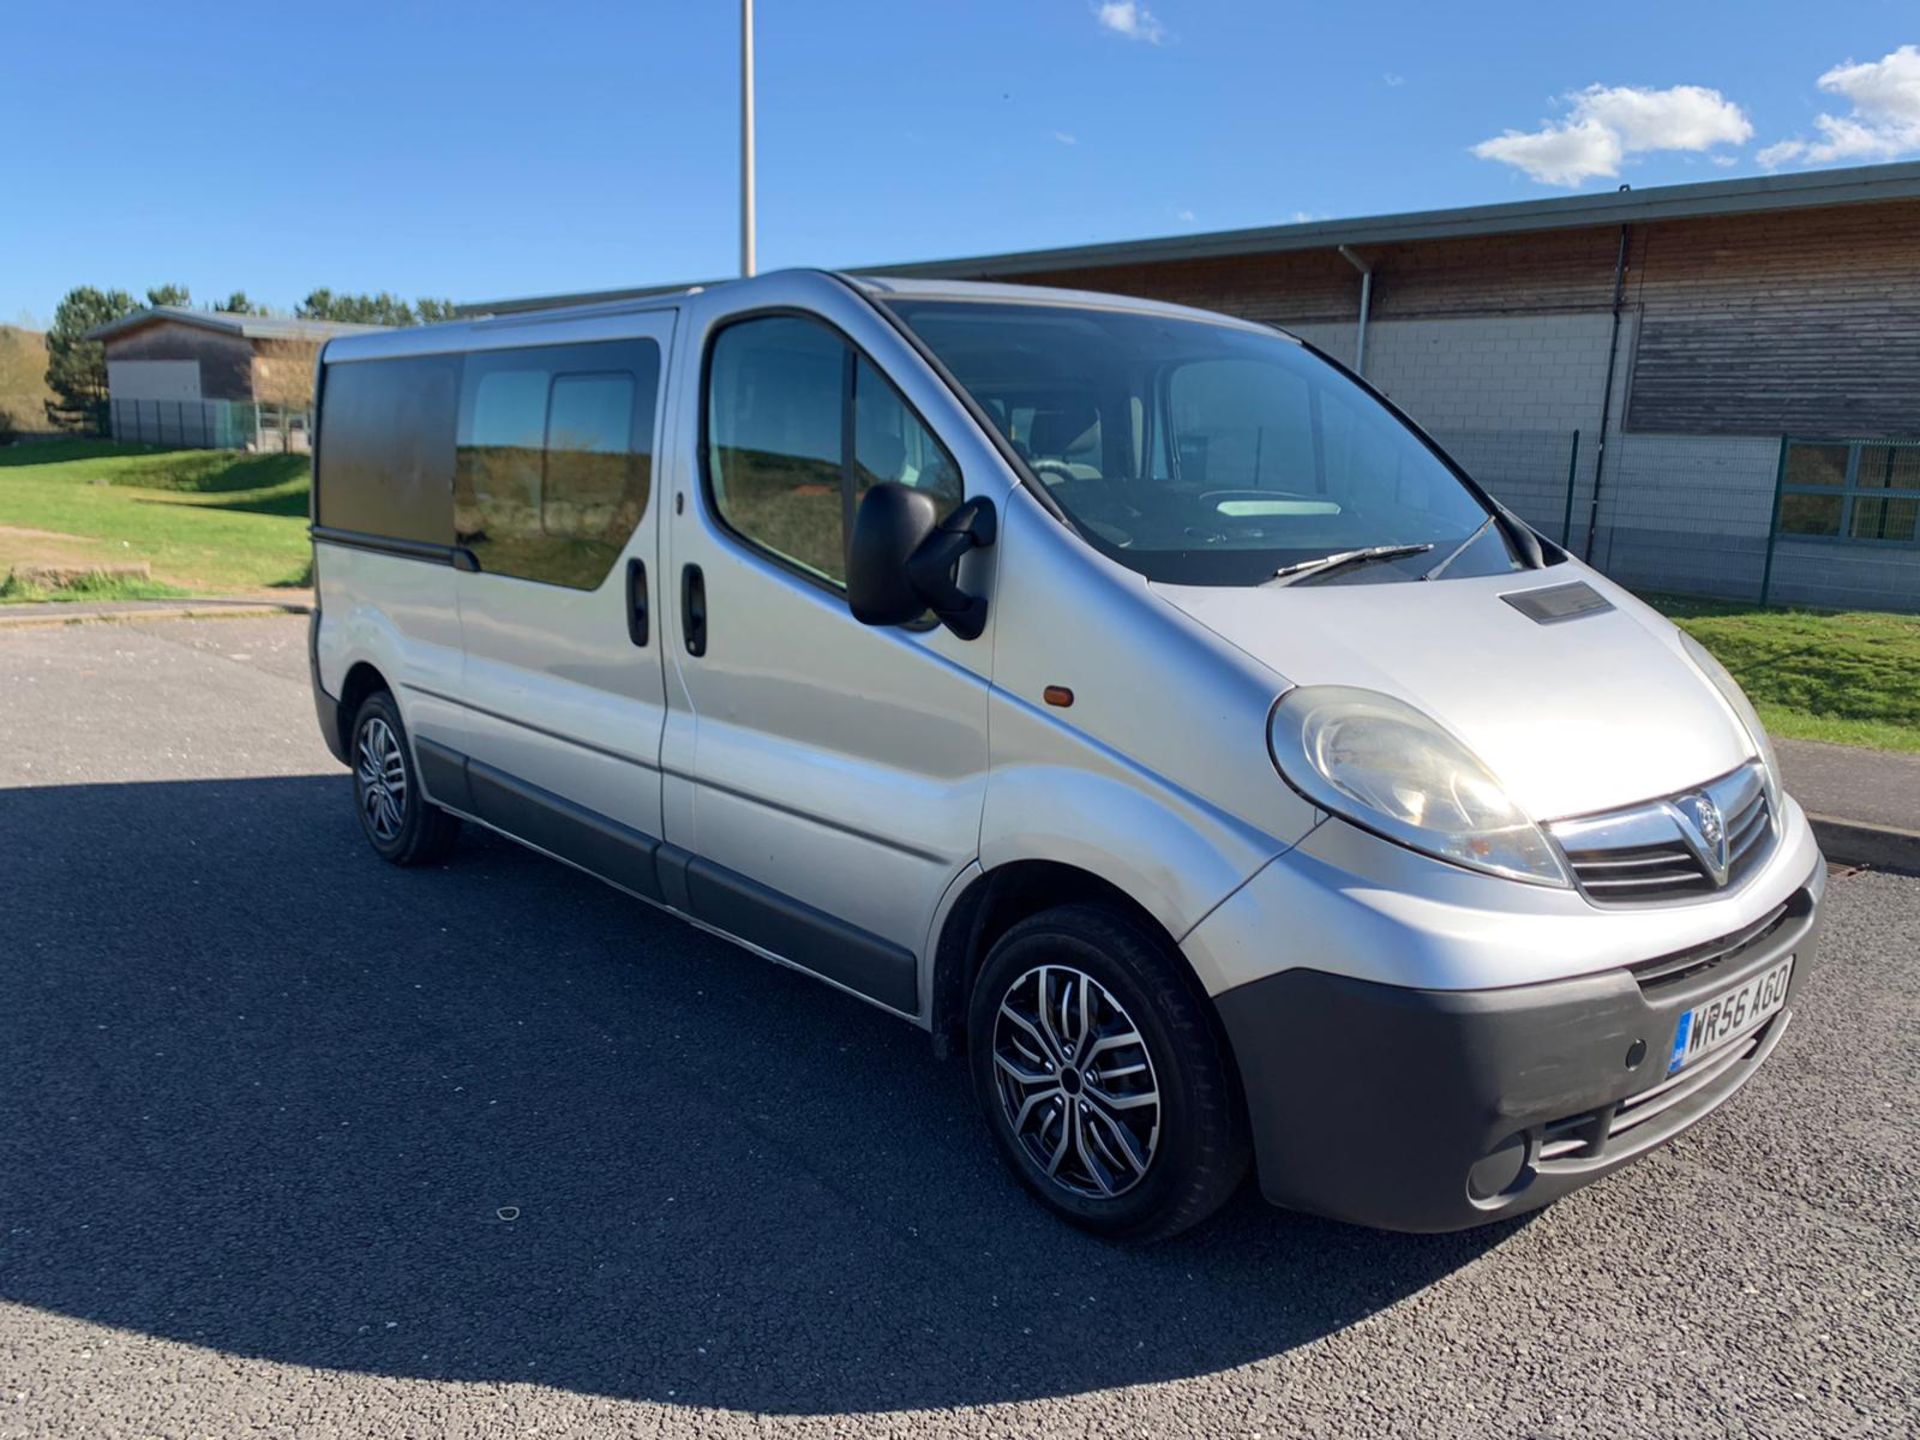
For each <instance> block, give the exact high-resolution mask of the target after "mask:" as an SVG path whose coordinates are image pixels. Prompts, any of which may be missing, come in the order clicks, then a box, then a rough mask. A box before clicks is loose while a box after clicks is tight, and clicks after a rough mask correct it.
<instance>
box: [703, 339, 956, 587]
mask: <svg viewBox="0 0 1920 1440" xmlns="http://www.w3.org/2000/svg"><path fill="white" fill-rule="evenodd" d="M707 455H708V478H709V481H710V483H711V486H712V494H713V502H714V507H715V509H716V510H717V511H718V513H719V516H720V518H721V520H722V521H724V522H725V523H726V525H727V526H728V527H729V528H730V529H732V530H733V531H734V532H735V533H736V534H738V535H739V536H740V537H741V538H742V539H744V540H746V541H748V542H749V543H751V544H752V545H754V546H755V547H756V548H758V549H761V550H764V551H767V552H768V553H770V554H772V555H773V556H775V557H776V558H778V559H779V560H781V561H783V562H785V563H786V564H788V565H789V566H791V567H793V568H796V569H799V570H800V571H802V572H803V573H805V574H806V575H808V576H810V577H812V578H815V579H818V580H821V581H824V582H826V583H827V584H830V585H833V586H836V587H842V586H844V585H845V584H846V577H847V538H848V535H849V533H850V531H851V529H852V525H853V512H854V507H855V506H856V505H857V504H858V503H859V500H860V497H861V496H862V495H863V494H865V493H866V491H867V490H868V489H869V488H870V487H871V486H873V485H877V484H881V483H883V482H892V483H895V484H902V485H911V486H913V487H915V488H917V489H923V490H927V491H929V492H931V493H932V494H933V495H934V496H935V498H936V500H937V501H938V503H939V507H940V510H941V513H942V514H944V513H945V512H946V511H948V510H950V509H952V508H953V507H954V506H955V505H957V504H959V502H960V500H961V499H962V498H963V491H962V486H961V480H960V470H959V467H958V466H957V465H955V464H954V461H953V457H952V456H951V455H949V454H948V453H947V450H946V448H945V447H944V446H943V445H941V443H940V442H939V441H938V440H937V439H935V438H934V436H933V432H932V431H930V430H928V429H927V427H926V426H925V425H924V424H923V423H922V422H921V420H920V418H919V416H917V415H916V414H914V412H913V410H912V409H911V408H910V407H909V406H908V405H907V403H906V401H905V400H904V399H903V398H902V397H901V395H900V392H899V391H898V390H896V389H894V387H893V385H892V384H891V383H890V382H888V381H887V380H886V379H885V378H884V377H883V376H882V375H881V374H880V372H879V371H878V370H876V369H875V368H874V366H873V365H872V363H871V362H870V361H868V360H867V359H866V357H865V356H863V355H861V354H860V353H859V352H858V351H856V350H855V349H854V348H853V347H852V346H851V345H849V344H848V343H847V342H846V341H845V340H843V339H842V338H841V337H840V335H839V334H838V333H837V332H835V331H833V330H831V329H829V328H828V327H827V326H825V325H822V324H819V323H817V322H815V321H811V320H806V319H802V318H800V317H797V316H790V315H777V316H767V317H765V318H762V319H757V320H745V321H741V322H740V323H738V324H735V325H730V326H728V327H727V328H726V329H724V330H722V331H721V332H720V333H719V335H717V336H716V337H715V338H714V341H713V348H712V352H711V355H710V358H709V363H708V378H707Z"/></svg>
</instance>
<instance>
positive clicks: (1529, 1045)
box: [1214, 814, 1826, 1231]
mask: <svg viewBox="0 0 1920 1440" xmlns="http://www.w3.org/2000/svg"><path fill="white" fill-rule="evenodd" d="M1793 818H1794V820H1795V821H1797V823H1798V824H1799V825H1802V826H1804V824H1805V822H1804V819H1801V818H1800V817H1799V816H1798V815H1797V814H1796V815H1795V816H1794V817H1793ZM1782 848H1783V849H1785V848H1794V849H1797V848H1798V847H1787V846H1784V845H1783V846H1782ZM1807 848H1808V849H1809V850H1811V851H1812V856H1813V864H1812V865H1811V867H1810V868H1803V869H1799V871H1798V874H1797V875H1795V876H1794V877H1793V879H1792V880H1790V881H1788V882H1787V883H1785V884H1779V883H1778V877H1776V882H1775V886H1774V890H1773V893H1772V894H1771V895H1770V896H1761V897H1760V899H1761V900H1762V901H1763V902H1764V908H1762V909H1761V910H1760V913H1759V916H1758V918H1754V917H1752V916H1751V915H1748V914H1746V913H1745V912H1747V911H1751V910H1752V909H1753V908H1754V907H1753V904H1752V903H1751V897H1749V901H1748V903H1747V904H1745V905H1743V906H1741V907H1738V909H1739V910H1740V912H1742V918H1741V919H1739V920H1737V921H1735V922H1733V923H1731V924H1729V925H1728V928H1727V932H1726V933H1724V934H1723V935H1722V936H1721V937H1720V939H1721V941H1724V940H1727V939H1739V938H1741V937H1742V936H1745V937H1746V938H1744V939H1743V940H1742V943H1740V944H1739V945H1738V946H1737V947H1736V948H1733V949H1732V950H1730V951H1727V952H1726V953H1724V954H1721V955H1719V957H1718V958H1715V959H1712V960H1711V963H1704V964H1696V965H1691V966H1689V965H1687V964H1680V963H1678V962H1677V961H1676V955H1678V956H1692V955H1698V956H1700V957H1711V956H1713V955H1714V954H1715V953H1716V952H1715V946H1716V944H1717V943H1719V942H1709V943H1705V944H1690V945H1682V946H1676V947H1674V948H1673V949H1657V948H1656V949H1652V950H1649V951H1643V952H1642V953H1640V954H1639V955H1637V956H1635V957H1633V959H1631V960H1626V959H1625V958H1624V957H1623V961H1622V963H1620V964H1618V965H1616V966H1615V967H1613V968H1608V969H1602V970H1597V971H1593V972H1591V973H1585V974H1579V975H1571V976H1563V977H1562V978H1557V979H1551V980H1545V981H1541V982H1538V983H1533V984H1521V985H1505V986H1499V987H1494V988H1483V987H1467V988H1447V989H1442V988H1424V987H1421V986H1417V985H1406V984H1398V983H1391V982H1386V981H1382V980H1377V979H1368V978H1362V977H1361V976H1358V975H1353V974H1344V975H1343V974H1337V973H1331V969H1330V967H1329V968H1313V967H1311V966H1310V965H1302V966H1298V967H1295V968H1289V969H1285V970H1280V971H1277V972H1275V973H1272V974H1269V975H1266V976H1264V977H1262V978H1259V979H1254V980H1250V981H1246V982H1245V983H1242V984H1239V985H1236V986H1233V987H1232V988H1229V989H1226V990H1224V991H1221V992H1219V993H1216V994H1215V996H1214V1003H1215V1005H1216V1006H1217V1008H1218V1011H1219V1015H1220V1018H1221V1021H1222V1023H1223V1025H1224V1026H1225V1029H1226V1032H1227V1036H1228V1039H1229V1041H1230V1043H1231V1045H1232V1047H1233V1052H1234V1057H1235V1060H1236V1061H1237V1063H1238V1066H1239V1070H1240V1077H1241V1080H1242V1083H1243V1086H1244V1089H1245V1093H1246V1099H1247V1110H1248V1117H1249V1121H1250V1124H1251V1127H1252V1134H1253V1142H1254V1151H1255V1157H1256V1161H1257V1164H1258V1169H1259V1177H1260V1188H1261V1191H1262V1193H1263V1194H1265V1196H1266V1197H1267V1199H1268V1200H1270V1201H1272V1202H1273V1203H1274V1204H1277V1205H1283V1206H1286V1207H1288V1208H1291V1209H1298V1210H1305V1211H1310V1212H1313V1213H1315V1214H1321V1215H1326V1216H1330V1217H1332V1218H1335V1219H1340V1220H1347V1221H1352V1222H1355V1223H1358V1224H1364V1225H1373V1226H1379V1227H1381V1228H1384V1229H1391V1230H1412V1231H1444V1230H1459V1229H1465V1228H1467V1227H1469V1226H1473V1225H1480V1224H1485V1223H1487V1222H1489V1221H1493V1220H1499V1219H1503V1218H1506V1217H1509V1216H1513V1215H1518V1214H1522V1213H1525V1212H1527V1211H1530V1210H1535V1209H1538V1208H1539V1207H1541V1206H1543V1205H1546V1204H1550V1203H1551V1202H1552V1201H1554V1200H1557V1199H1559V1198H1560V1197H1561V1196H1563V1195H1566V1194H1568V1193H1569V1192H1571V1191H1573V1190H1576V1189H1578V1188H1579V1187H1581V1186H1582V1185H1586V1184H1590V1183H1591V1182H1593V1181H1595V1180H1597V1179H1599V1178H1601V1177H1602V1176H1604V1175H1607V1174H1610V1173H1611V1172H1612V1171H1614V1170H1617V1169H1619V1168H1620V1167H1621V1166H1622V1165H1625V1164H1627V1163H1628V1162H1630V1161H1632V1160H1634V1159H1635V1158H1637V1157H1638V1156H1640V1155H1644V1154H1645V1153H1647V1152H1648V1151H1649V1150H1652V1149H1653V1148H1655V1147H1656V1146H1658V1145H1660V1144H1662V1143H1664V1142H1665V1141H1667V1140H1670V1139H1672V1138H1673V1137H1674V1136H1675V1135H1678V1134H1679V1133H1680V1132H1681V1131H1683V1130H1685V1129H1686V1128H1687V1127H1688V1126H1690V1125H1692V1124H1694V1123H1695V1122H1696V1121H1698V1120H1700V1119H1701V1118H1702V1117H1704V1116H1705V1115H1707V1114H1708V1113H1710V1112H1711V1111H1712V1110H1714V1109H1715V1108H1717V1107H1718V1106H1719V1105H1720V1104H1722V1103H1723V1102H1724V1101H1726V1100H1727V1099H1728V1098H1729V1097H1730V1096H1732V1095H1733V1094H1734V1093H1735V1092H1736V1091H1737V1090H1738V1089H1739V1088H1740V1087H1741V1086H1742V1085H1743V1084H1745V1083H1746V1081H1747V1080H1748V1079H1749V1078H1750V1077H1751V1076H1752V1075H1753V1074H1754V1072H1755V1071H1756V1070H1757V1069H1758V1068H1759V1067H1760V1065H1761V1064H1763V1063H1764V1062H1765V1061H1766V1059H1767V1057H1768V1056H1769V1055H1770V1054H1771V1053H1772V1052H1773V1050H1774V1048H1775V1047H1776V1046H1777V1045H1778V1044H1779V1042H1780V1039H1781V1036H1782V1035H1783V1034H1784V1033H1785V1032H1786V1030H1787V1028H1788V1027H1789V1025H1790V1024H1791V1023H1792V1019H1793V1014H1794V1008H1795V1005H1796V1003H1797V1001H1798V998H1799V994H1800V990H1801V987H1802V986H1803V985H1804V984H1805V983H1806V979H1807V975H1808V973H1809V972H1810V970H1811V969H1812V966H1813V962H1814V956H1815V950H1816V947H1817V943H1818V939H1819V926H1820V920H1821V900H1822V896H1823V893H1824V889H1825V881H1826V872H1825V868H1824V865H1823V864H1822V863H1821V862H1820V860H1819V856H1818V851H1817V849H1814V848H1813V847H1812V846H1811V843H1810V841H1809V843H1808V847H1807ZM1806 864H1807V861H1806V857H1805V856H1804V855H1801V856H1800V857H1799V859H1798V866H1806ZM1703 908H1704V907H1703ZM1776 911H1777V912H1778V913H1777V914H1776V913H1775V912H1776ZM1722 913H1723V914H1724V913H1726V911H1725V909H1723V910H1722ZM1501 918H1502V917H1500V916H1497V915H1491V914H1489V915H1485V916H1483V920H1484V924H1485V926H1486V938H1487V939H1488V940H1489V941H1493V940H1494V937H1495V936H1496V935H1497V934H1498V932H1499V930H1500V929H1501ZM1607 918H1609V917H1604V916H1597V915H1596V916H1593V917H1592V919H1593V920H1595V921H1600V922H1604V920H1605V919H1607ZM1750 931H1751V932H1753V933H1751V934H1749V933H1748V932H1750ZM1269 933H1270V935H1271V938H1272V940H1273V941H1274V942H1278V943H1284V937H1285V932H1279V933H1273V932H1269ZM1375 938H1380V937H1377V936H1376V937H1375ZM1495 944H1496V947H1497V941H1496V942H1495ZM1788 956H1791V957H1793V971H1792V978H1791V983H1790V985H1789V988H1788V992H1787V1001H1786V1008H1785V1009H1783V1010H1781V1011H1780V1012H1779V1013H1778V1014H1776V1015H1774V1016H1773V1017H1771V1018H1770V1019H1769V1020H1768V1021H1767V1022H1766V1023H1765V1024H1764V1025H1762V1026H1760V1027H1759V1028H1758V1029H1756V1030H1754V1031H1752V1032H1751V1033H1750V1034H1748V1035H1746V1036H1744V1037H1741V1038H1739V1039H1736V1040H1735V1041H1733V1042H1732V1043H1731V1044H1729V1045H1728V1046H1726V1047H1725V1048H1724V1049H1721V1050H1716V1051H1713V1052H1711V1053H1710V1054H1708V1055H1705V1056H1702V1057H1700V1058H1699V1059H1696V1060H1695V1061H1694V1062H1693V1063H1692V1064H1690V1065H1688V1066H1687V1067H1686V1068H1684V1069H1682V1070H1681V1071H1679V1072H1678V1073H1677V1074H1673V1075H1669V1073H1668V1064H1669V1058H1670V1056H1671V1054H1672V1051H1673V1045H1674V1040H1675V1036H1676V1032H1677V1030H1678V1028H1679V1024H1680V1020H1681V1017H1682V1016H1683V1015H1685V1014H1686V1013H1687V1012H1688V1011H1690V1010H1691V1009H1693V1008H1694V1007H1695V1006H1698V1005H1701V1004H1704V1003H1706V1002H1708V1001H1711V1000H1712V999H1713V998H1714V997H1716V996H1718V995H1721V994H1723V993H1726V992H1727V991H1730V990H1732V989H1735V988H1737V987H1738V986H1740V985H1742V984H1744V983H1745V982H1746V981H1748V980H1750V979H1752V978H1754V977H1756V976H1758V975H1762V974H1765V973H1766V972H1767V971H1768V970H1770V969H1771V968H1772V967H1774V966H1775V965H1777V964H1779V963H1780V962H1781V961H1782V960H1784V959H1786V958H1787V957H1788ZM1661 970H1664V971H1666V972H1668V973H1666V974H1665V975H1664V976H1662V975H1661V974H1658V973H1656V972H1657V971H1661Z"/></svg>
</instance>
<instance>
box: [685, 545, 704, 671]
mask: <svg viewBox="0 0 1920 1440" xmlns="http://www.w3.org/2000/svg"><path fill="white" fill-rule="evenodd" d="M680 628H681V631H682V632H683V633H684V635H685V637H686V641H687V653H688V654H689V655H704V654H706V653H707V577H706V576H705V575H702V574H701V573H700V567H699V566H698V565H689V566H687V567H686V568H685V569H683V570H682V571H681V572H680Z"/></svg>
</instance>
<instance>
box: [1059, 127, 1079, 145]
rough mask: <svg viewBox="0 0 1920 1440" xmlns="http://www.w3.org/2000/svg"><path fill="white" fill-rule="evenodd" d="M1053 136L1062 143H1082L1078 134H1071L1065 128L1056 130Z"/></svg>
mask: <svg viewBox="0 0 1920 1440" xmlns="http://www.w3.org/2000/svg"><path fill="white" fill-rule="evenodd" d="M1053 138H1054V139H1056V140H1058V141H1059V142H1060V143H1061V144H1062V145H1078V144H1079V143H1080V137H1079V136H1078V135H1069V134H1068V133H1067V132H1066V131H1065V130H1056V131H1054V132H1053Z"/></svg>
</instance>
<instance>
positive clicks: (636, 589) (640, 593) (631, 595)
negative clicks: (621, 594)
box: [627, 560, 647, 645]
mask: <svg viewBox="0 0 1920 1440" xmlns="http://www.w3.org/2000/svg"><path fill="white" fill-rule="evenodd" d="M627 638H628V639H629V640H631V641H632V642H633V643H634V644H636V645H645V644H646V643H647V562H646V561H644V560H629V561H627Z"/></svg>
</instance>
